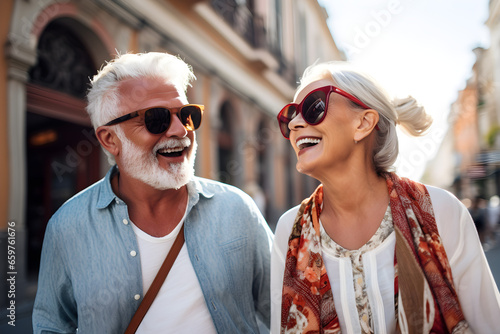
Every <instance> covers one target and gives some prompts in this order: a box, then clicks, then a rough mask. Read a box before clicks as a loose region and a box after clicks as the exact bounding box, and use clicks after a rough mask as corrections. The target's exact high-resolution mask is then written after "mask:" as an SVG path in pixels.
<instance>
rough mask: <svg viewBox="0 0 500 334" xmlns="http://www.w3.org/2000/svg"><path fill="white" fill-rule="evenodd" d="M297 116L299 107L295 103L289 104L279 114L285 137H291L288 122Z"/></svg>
mask: <svg viewBox="0 0 500 334" xmlns="http://www.w3.org/2000/svg"><path fill="white" fill-rule="evenodd" d="M296 116H297V107H296V106H295V105H288V106H286V107H285V108H283V110H281V112H280V114H279V118H278V120H279V125H280V130H281V133H282V134H283V136H284V137H285V138H290V129H289V128H288V123H290V122H291V121H292V119H294V118H295V117H296Z"/></svg>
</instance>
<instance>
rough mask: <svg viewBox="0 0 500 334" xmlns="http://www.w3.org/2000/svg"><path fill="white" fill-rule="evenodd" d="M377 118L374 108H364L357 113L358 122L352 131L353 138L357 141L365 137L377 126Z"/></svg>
mask: <svg viewBox="0 0 500 334" xmlns="http://www.w3.org/2000/svg"><path fill="white" fill-rule="evenodd" d="M378 120H379V114H378V112H377V111H376V110H373V109H365V110H363V111H361V112H360V115H359V124H358V127H357V129H356V132H355V133H354V140H355V141H356V142H359V141H361V140H362V139H364V138H366V137H367V136H368V135H369V134H370V133H372V131H373V129H374V128H375V127H376V126H377V123H378Z"/></svg>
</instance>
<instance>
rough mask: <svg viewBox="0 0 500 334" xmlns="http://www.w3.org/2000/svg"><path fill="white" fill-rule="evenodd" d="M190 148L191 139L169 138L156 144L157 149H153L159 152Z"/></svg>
mask: <svg viewBox="0 0 500 334" xmlns="http://www.w3.org/2000/svg"><path fill="white" fill-rule="evenodd" d="M189 146H191V139H189V138H188V137H184V138H167V139H165V140H163V141H161V142H159V143H158V144H156V145H155V147H154V148H153V152H157V151H158V150H161V149H166V148H177V147H189Z"/></svg>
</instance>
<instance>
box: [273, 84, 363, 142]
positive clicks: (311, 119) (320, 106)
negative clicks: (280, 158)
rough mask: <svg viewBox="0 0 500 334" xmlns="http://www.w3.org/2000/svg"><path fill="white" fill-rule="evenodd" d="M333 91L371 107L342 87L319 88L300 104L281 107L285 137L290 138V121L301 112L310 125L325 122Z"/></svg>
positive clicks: (281, 124)
mask: <svg viewBox="0 0 500 334" xmlns="http://www.w3.org/2000/svg"><path fill="white" fill-rule="evenodd" d="M331 93H337V94H339V95H342V96H343V97H346V98H348V99H349V100H351V101H352V102H354V103H356V104H357V105H359V106H361V107H363V108H365V109H370V107H368V106H367V105H366V104H364V103H363V102H361V101H360V100H359V99H358V98H357V97H355V96H353V95H351V94H349V93H347V92H344V91H343V90H342V89H340V88H337V87H335V86H324V87H321V88H317V89H315V90H313V91H311V92H310V93H309V94H307V95H306V97H304V99H303V100H302V102H300V103H299V104H297V103H289V104H287V105H286V106H285V107H284V108H283V109H281V111H280V113H279V114H278V123H279V126H280V130H281V134H282V135H283V137H285V138H286V139H290V129H289V128H288V123H290V122H291V121H292V120H293V119H294V118H295V117H297V116H298V115H299V114H302V118H303V119H304V121H306V123H307V124H309V125H318V124H319V123H321V122H323V120H324V119H325V117H326V112H327V110H328V102H329V99H330V94H331Z"/></svg>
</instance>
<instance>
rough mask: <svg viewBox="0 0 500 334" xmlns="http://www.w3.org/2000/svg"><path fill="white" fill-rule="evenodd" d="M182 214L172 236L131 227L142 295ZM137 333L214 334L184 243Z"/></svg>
mask: <svg viewBox="0 0 500 334" xmlns="http://www.w3.org/2000/svg"><path fill="white" fill-rule="evenodd" d="M185 215H186V214H185V213H184V217H183V218H182V220H181V222H180V223H179V224H178V225H177V226H176V228H175V229H174V230H173V231H172V232H171V233H169V234H168V235H166V236H164V237H160V238H156V237H152V236H150V235H149V234H147V233H145V232H144V231H142V230H141V229H139V228H138V227H137V226H135V225H134V224H132V227H133V229H134V232H135V234H136V237H137V242H138V244H139V255H140V257H141V269H142V282H143V290H144V294H146V292H147V290H148V289H149V287H150V286H151V283H153V280H154V278H155V276H156V274H157V273H158V270H159V269H160V267H161V265H162V263H163V261H164V260H165V257H166V256H167V254H168V252H169V251H170V248H171V247H172V245H173V243H174V241H175V238H176V237H177V235H178V234H179V231H180V229H181V226H182V225H183V224H184V218H185ZM136 333H138V334H148V333H151V334H153V333H154V334H157V333H176V334H177V333H181V334H182V333H185V334H191V333H207V334H211V333H214V334H215V333H217V331H216V330H215V326H214V323H213V321H212V317H211V316H210V312H209V311H208V308H207V305H206V303H205V299H204V297H203V293H202V291H201V287H200V283H199V282H198V278H197V277H196V273H195V271H194V268H193V265H192V264H191V260H190V259H189V254H188V251H187V247H186V244H185V243H184V245H183V246H182V248H181V251H180V252H179V255H177V258H176V259H175V262H174V264H173V266H172V268H171V269H170V272H169V273H168V276H167V278H166V279H165V282H163V285H162V287H161V288H160V291H159V292H158V295H157V296H156V298H155V300H154V301H153V304H151V307H150V308H149V310H148V312H147V313H146V315H145V317H144V319H143V320H142V322H141V325H140V326H139V328H138V329H137V332H136Z"/></svg>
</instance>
